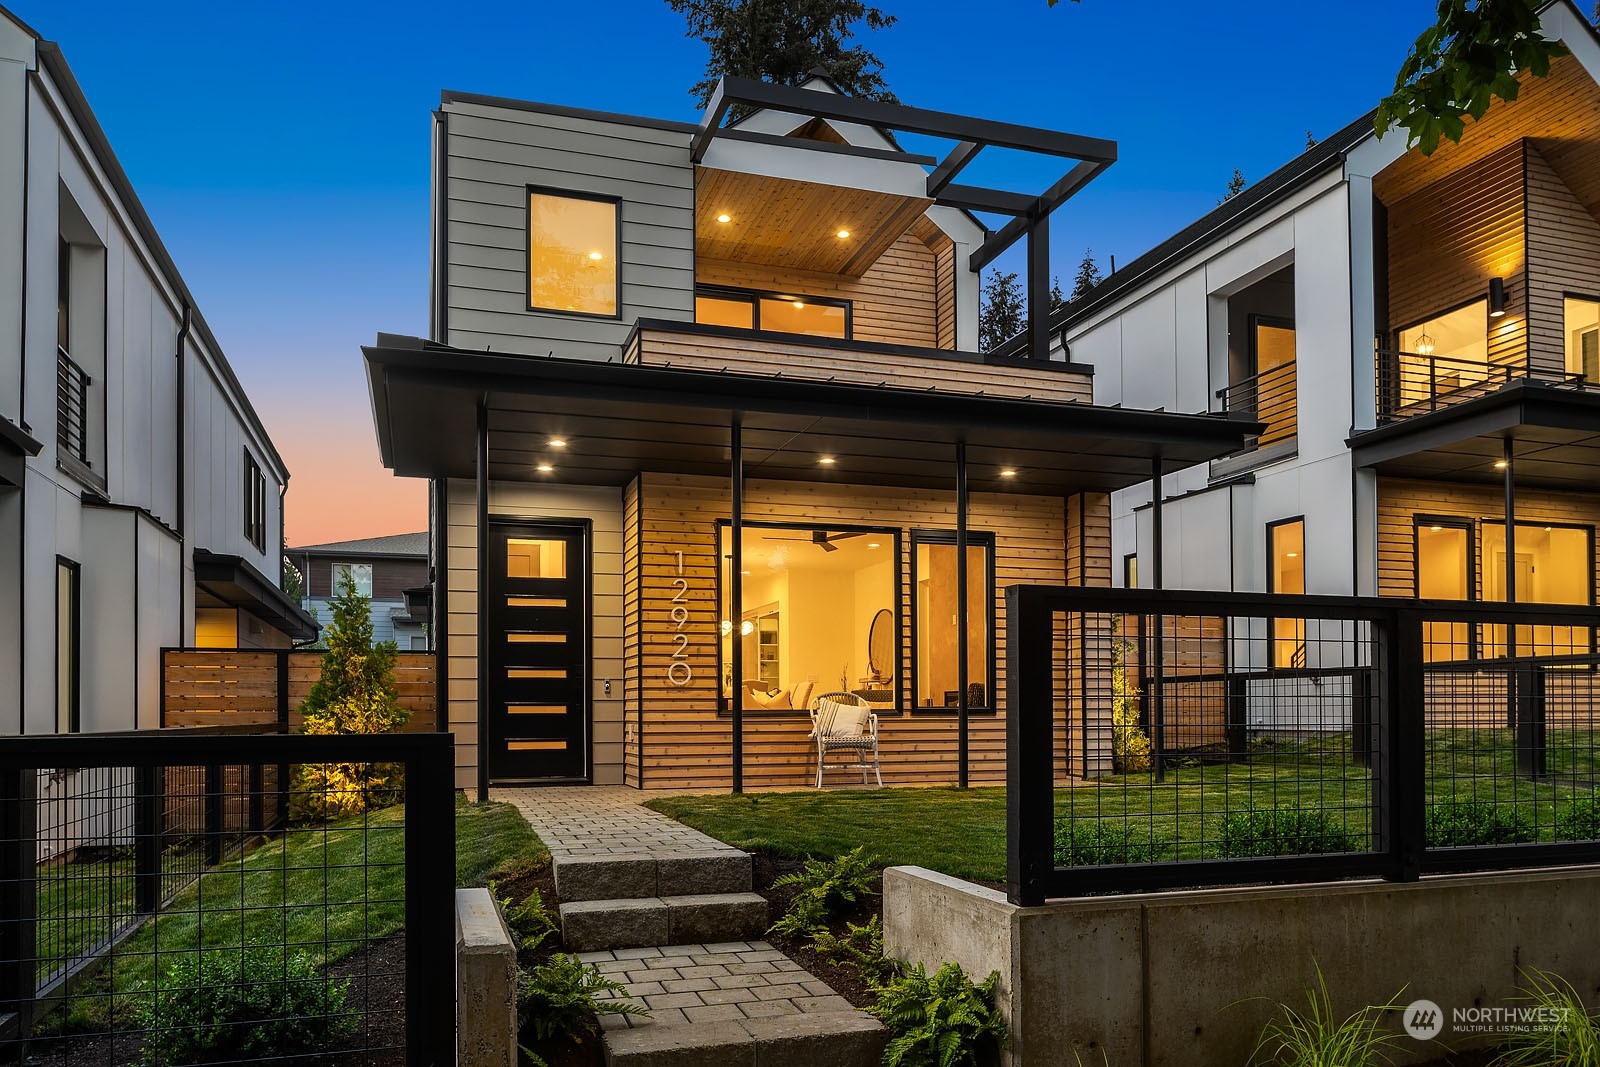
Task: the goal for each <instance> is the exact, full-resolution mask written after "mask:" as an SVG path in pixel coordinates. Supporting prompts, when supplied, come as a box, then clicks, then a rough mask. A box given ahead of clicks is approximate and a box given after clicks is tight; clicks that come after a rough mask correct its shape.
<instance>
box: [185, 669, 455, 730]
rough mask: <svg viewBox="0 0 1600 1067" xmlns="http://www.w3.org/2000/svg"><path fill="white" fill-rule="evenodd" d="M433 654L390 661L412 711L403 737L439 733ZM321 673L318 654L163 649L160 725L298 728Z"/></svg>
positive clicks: (402, 703)
mask: <svg viewBox="0 0 1600 1067" xmlns="http://www.w3.org/2000/svg"><path fill="white" fill-rule="evenodd" d="M435 662H436V661H435V659H434V654H433V653H432V652H401V653H400V654H399V655H398V656H397V657H396V659H395V671H394V673H395V683H396V687H397V688H398V689H399V691H400V706H401V707H403V708H405V709H406V710H407V711H409V712H411V718H410V719H409V720H407V722H406V724H405V726H404V727H402V728H401V732H403V733H433V732H434V731H436V730H437V729H438V728H439V700H438V682H437V678H436V671H435ZM321 673H322V652H321V651H320V650H317V649H287V648H282V649H231V648H220V649H218V648H165V649H162V650H161V725H162V726H163V727H184V726H270V725H274V724H278V725H281V726H283V727H285V728H286V729H287V730H289V731H291V732H292V731H295V730H298V729H300V722H301V718H300V704H301V702H303V701H304V700H305V698H306V694H308V693H310V692H311V687H312V686H313V685H315V684H316V682H317V679H318V677H320V676H321Z"/></svg>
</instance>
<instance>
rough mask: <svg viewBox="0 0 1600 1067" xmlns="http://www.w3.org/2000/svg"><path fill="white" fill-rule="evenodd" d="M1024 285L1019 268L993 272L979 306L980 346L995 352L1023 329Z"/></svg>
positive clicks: (985, 284)
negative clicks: (1019, 281)
mask: <svg viewBox="0 0 1600 1067" xmlns="http://www.w3.org/2000/svg"><path fill="white" fill-rule="evenodd" d="M1023 306H1024V305H1023V302H1022V287H1021V286H1020V285H1018V284H1017V272H1016V271H1009V272H1007V271H998V270H997V271H992V272H990V274H989V280H988V281H987V282H986V283H984V286H983V303H982V306H980V307H979V308H978V347H979V348H981V349H983V350H984V351H985V352H992V351H994V350H995V349H996V348H998V347H1000V345H1001V344H1002V343H1003V342H1005V341H1008V340H1010V339H1011V338H1013V337H1015V336H1016V335H1017V334H1019V333H1021V332H1022V322H1023V318H1022V313H1023Z"/></svg>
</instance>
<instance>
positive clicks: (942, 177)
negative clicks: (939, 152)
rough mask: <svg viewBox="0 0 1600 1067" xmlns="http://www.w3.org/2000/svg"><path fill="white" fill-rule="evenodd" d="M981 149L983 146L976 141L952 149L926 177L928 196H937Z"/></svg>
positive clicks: (962, 143)
mask: <svg viewBox="0 0 1600 1067" xmlns="http://www.w3.org/2000/svg"><path fill="white" fill-rule="evenodd" d="M982 149H983V145H982V144H981V143H980V142H978V141H962V142H961V143H960V144H958V145H956V146H955V147H954V148H952V149H951V150H950V154H949V155H947V156H945V157H944V159H942V160H940V161H939V165H938V166H937V167H934V168H933V173H932V174H930V175H928V195H929V196H938V195H939V193H940V191H941V190H943V189H944V187H945V186H947V185H949V184H950V183H951V182H952V181H954V180H955V176H956V175H957V174H959V173H961V168H962V167H965V166H966V165H967V164H968V163H971V162H972V160H973V157H975V156H976V155H977V154H978V153H979V152H980V151H982Z"/></svg>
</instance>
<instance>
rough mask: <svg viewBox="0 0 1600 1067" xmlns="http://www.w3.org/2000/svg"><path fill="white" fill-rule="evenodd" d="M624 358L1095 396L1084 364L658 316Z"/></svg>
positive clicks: (982, 390)
mask: <svg viewBox="0 0 1600 1067" xmlns="http://www.w3.org/2000/svg"><path fill="white" fill-rule="evenodd" d="M623 361H624V362H626V363H641V364H646V365H649V366H657V367H667V366H671V367H677V368H680V369H686V370H706V371H726V372H729V373H733V374H748V375H758V376H766V377H772V378H794V379H802V380H809V381H836V382H841V383H845V384H849V385H881V386H885V387H888V388H897V389H919V390H924V391H929V392H932V391H937V392H941V393H964V394H968V395H973V396H994V397H1008V398H1012V399H1029V400H1043V401H1053V402H1057V403H1083V404H1088V403H1092V402H1093V399H1094V383H1093V378H1092V368H1090V367H1088V366H1085V365H1083V364H1077V363H1065V362H1060V361H1055V360H1051V361H1036V360H1030V359H1019V358H1015V357H1009V356H995V355H986V354H983V353H978V352H957V351H950V350H947V349H941V348H920V347H917V346H914V345H896V344H884V343H881V342H876V341H858V340H853V339H849V338H837V337H812V336H807V335H804V334H787V333H776V332H769V331H763V330H744V329H738V328H736V327H729V326H713V325H709V324H707V323H695V322H674V321H666V320H658V319H643V320H640V322H639V324H638V325H637V326H636V327H635V328H634V331H633V334H632V336H630V337H629V338H628V343H627V345H626V347H625V348H624V350H623ZM1291 393H1292V390H1291Z"/></svg>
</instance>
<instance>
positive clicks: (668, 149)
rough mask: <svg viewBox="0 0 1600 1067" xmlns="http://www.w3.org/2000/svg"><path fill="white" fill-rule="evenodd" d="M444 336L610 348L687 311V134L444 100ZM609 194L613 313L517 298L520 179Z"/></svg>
mask: <svg viewBox="0 0 1600 1067" xmlns="http://www.w3.org/2000/svg"><path fill="white" fill-rule="evenodd" d="M443 110H444V112H445V114H446V122H447V128H448V135H447V137H446V138H445V151H446V153H447V156H446V159H445V164H446V167H447V168H448V169H447V175H448V177H447V179H446V189H447V193H448V198H447V203H446V207H445V211H446V212H447V218H448V219H449V223H448V228H447V237H448V241H449V245H448V260H447V278H446V285H447V287H448V291H447V292H448V296H447V301H446V303H447V308H446V314H447V317H448V319H447V336H446V337H444V338H443V340H444V341H446V342H447V343H449V344H452V345H457V346H459V347H462V348H476V349H490V350H493V351H495V352H516V353H523V354H528V355H541V356H542V355H548V354H549V353H550V352H551V351H554V352H556V354H558V355H561V356H566V357H576V358H591V359H608V358H610V359H617V358H620V357H621V355H622V343H623V342H624V341H625V340H627V337H628V331H629V330H630V329H631V327H632V324H633V323H634V322H635V321H636V320H638V319H641V318H657V319H692V318H693V317H694V295H693V294H694V168H693V167H692V166H691V165H690V163H689V135H688V133H686V132H683V131H679V130H666V129H660V128H657V127H653V126H643V125H629V124H628V123H626V122H625V121H609V120H606V119H603V118H595V117H582V118H580V117H574V116H567V115H552V114H545V113H543V112H537V111H523V110H516V109H511V108H501V107H491V106H487V105H483V104H473V103H466V102H462V101H452V102H450V103H448V104H446V105H445V106H444V109H443ZM529 185H535V186H540V187H543V188H548V189H551V190H571V191H573V192H576V193H590V194H596V195H601V196H610V197H618V198H620V199H621V201H622V209H621V218H622V223H621V235H620V236H621V244H622V251H621V261H620V263H619V268H620V272H621V282H622V301H621V305H620V307H619V309H618V310H619V317H618V318H616V319H610V318H602V317H597V316H593V315H568V314H561V313H556V312H538V311H529V310H528V290H527V285H528V263H527V257H528V234H527V225H528V204H527V187H528V186H529Z"/></svg>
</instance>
